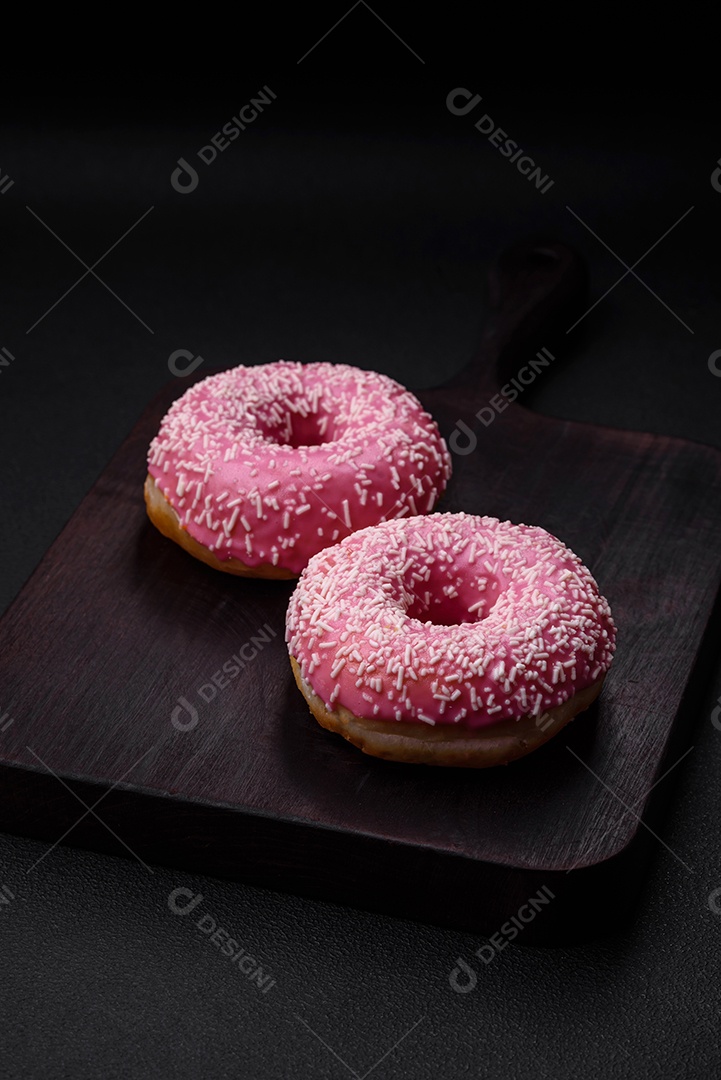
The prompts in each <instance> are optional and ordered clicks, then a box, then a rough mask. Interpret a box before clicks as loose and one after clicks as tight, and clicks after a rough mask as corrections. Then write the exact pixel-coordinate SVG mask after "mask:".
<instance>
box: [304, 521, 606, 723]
mask: <svg viewBox="0 0 721 1080" xmlns="http://www.w3.org/2000/svg"><path fill="white" fill-rule="evenodd" d="M286 637H287V641H288V648H289V651H290V654H291V655H292V656H293V657H295V659H296V660H297V661H298V663H299V665H300V669H301V675H302V676H303V679H304V680H305V682H306V683H307V684H308V686H310V688H311V689H312V690H313V691H314V692H315V693H316V694H317V695H318V696H319V697H320V698H321V699H322V700H323V702H324V703H325V705H326V707H327V708H328V709H330V710H332V709H333V708H334V707H335V706H338V705H343V706H345V707H346V708H347V709H349V710H350V711H351V712H353V713H355V715H356V716H360V717H365V718H370V719H373V718H375V719H378V720H398V721H403V720H422V721H425V722H426V723H429V724H435V723H439V724H464V725H465V726H467V727H469V728H479V727H483V726H485V725H489V724H494V723H497V722H498V721H499V720H504V719H506V718H509V717H520V716H525V715H531V716H536V717H538V716H540V715H541V713H543V712H545V711H546V710H548V709H551V708H553V707H554V706H556V705H560V704H561V703H562V702H564V701H566V700H567V699H568V698H570V697H572V696H573V694H575V693H576V692H577V691H578V690H582V689H584V688H586V687H587V686H590V685H591V684H592V683H593V682H595V681H596V680H597V679H598V678H599V677H600V676H601V675H602V674H603V673H604V672H605V671H607V669H608V667H609V666H610V663H611V659H612V657H613V652H614V649H615V639H616V628H615V626H614V623H613V620H612V618H611V611H610V608H609V606H608V603H607V601H606V600H605V599H604V598H603V597H602V596H601V595H600V594H599V591H598V586H597V584H596V582H595V580H594V579H593V577H592V576H591V574H590V572H589V571H588V570H587V569H586V567H585V566H584V565H583V563H582V562H581V560H580V559H579V558H578V556H577V555H575V554H574V553H573V552H572V551H570V550H569V549H568V548H567V547H566V546H565V545H564V544H563V543H561V541H560V540H557V539H556V537H554V536H551V535H550V533H547V532H545V530H543V529H540V528H537V527H529V526H527V525H512V524H511V523H510V522H508V521H506V522H501V521H497V520H496V519H495V518H489V517H473V516H471V515H469V514H433V515H431V516H430V517H426V518H424V517H413V518H406V519H403V520H400V521H389V522H385V523H384V524H382V525H378V526H377V527H376V528H370V529H364V530H363V531H361V532H357V533H355V534H354V535H353V536H350V537H348V538H347V539H345V540H343V541H342V542H341V543H340V544H338V545H337V546H335V547H333V548H329V549H328V550H326V551H323V552H321V553H320V554H319V555H316V556H315V558H313V559H311V561H310V563H309V564H308V567H307V568H306V570H305V571H304V573H303V574H302V575H301V578H300V580H299V582H298V585H297V586H296V589H295V591H294V593H293V596H292V597H291V600H290V605H289V607H288V613H287V620H286Z"/></svg>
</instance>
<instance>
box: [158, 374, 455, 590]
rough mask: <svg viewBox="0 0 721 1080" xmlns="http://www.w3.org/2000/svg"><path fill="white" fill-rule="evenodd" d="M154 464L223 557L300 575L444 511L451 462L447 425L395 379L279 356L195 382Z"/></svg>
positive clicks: (174, 410) (168, 491)
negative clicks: (363, 538) (343, 548)
mask: <svg viewBox="0 0 721 1080" xmlns="http://www.w3.org/2000/svg"><path fill="white" fill-rule="evenodd" d="M148 471H149V472H150V474H151V476H152V477H153V478H154V479H155V482H156V484H157V486H158V487H159V488H160V490H161V492H162V493H163V495H164V496H165V498H166V499H167V501H168V502H169V503H170V505H171V506H172V507H173V509H174V510H175V512H176V513H177V515H178V517H179V519H180V522H181V524H182V525H183V527H184V528H185V529H187V531H188V533H189V534H190V536H192V537H193V539H195V540H197V541H198V542H199V543H201V544H203V545H204V547H206V548H208V549H210V550H211V551H212V552H213V553H214V554H215V555H216V557H217V558H218V559H221V560H224V559H229V558H236V559H240V560H241V561H242V562H244V563H245V564H246V565H247V566H259V565H260V564H261V563H270V564H271V565H273V566H278V567H282V568H284V569H287V570H288V571H290V572H291V573H295V574H298V573H300V571H301V570H302V569H303V567H304V566H305V565H306V563H307V562H308V560H309V559H310V557H311V556H312V555H315V554H316V552H319V551H321V550H322V549H323V548H325V547H327V546H328V545H329V544H334V543H336V542H337V541H338V540H341V539H342V538H343V537H345V536H348V535H349V534H350V533H352V532H353V531H354V530H356V529H362V528H365V527H366V526H368V525H374V524H376V523H377V522H378V521H383V520H385V519H386V518H395V517H402V516H403V515H404V514H422V513H426V512H428V511H430V510H432V509H433V507H434V506H435V504H436V502H437V501H438V499H439V497H440V495H441V494H442V492H443V491H444V490H445V487H446V484H447V482H448V478H449V476H450V471H451V466H450V455H449V453H448V450H447V449H446V445H445V442H444V441H443V439H442V438H441V436H440V433H439V431H438V428H437V426H436V424H435V422H434V421H433V419H432V418H431V417H430V416H429V415H428V413H426V412H424V410H423V408H422V406H421V404H420V402H419V401H418V400H417V399H416V398H415V397H414V396H413V395H412V394H411V393H409V392H408V391H407V390H405V389H404V388H403V387H402V386H401V385H400V384H399V383H397V382H395V381H394V380H393V379H390V378H388V377H387V376H385V375H379V374H377V373H375V372H372V371H361V370H360V369H358V368H353V367H349V366H347V365H345V364H325V363H318V364H300V363H296V362H292V361H286V360H278V361H277V362H276V363H273V364H264V365H261V366H258V367H236V368H232V369H230V370H229V371H223V372H221V373H220V374H218V375H211V376H210V377H209V378H207V379H203V380H202V381H201V382H198V383H196V384H195V385H194V386H192V387H190V389H189V390H188V391H187V392H186V393H185V394H184V395H183V396H182V397H181V398H179V399H178V400H177V401H176V402H175V403H174V404H173V405H172V406H171V408H170V409H169V411H168V413H167V414H166V416H165V417H164V419H163V421H162V423H161V426H160V431H159V432H158V435H157V436H156V437H155V439H154V440H153V442H152V443H151V445H150V450H149V454H148Z"/></svg>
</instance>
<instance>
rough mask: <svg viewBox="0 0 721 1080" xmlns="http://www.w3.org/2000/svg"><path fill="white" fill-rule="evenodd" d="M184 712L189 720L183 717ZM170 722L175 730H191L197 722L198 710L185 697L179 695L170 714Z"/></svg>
mask: <svg viewBox="0 0 721 1080" xmlns="http://www.w3.org/2000/svg"><path fill="white" fill-rule="evenodd" d="M184 713H187V714H188V716H189V717H190V719H189V720H184V719H183V714H184ZM170 722H171V724H172V725H173V727H174V728H175V729H176V731H192V730H193V728H194V727H195V725H196V724H197V723H198V710H197V709H196V707H195V705H191V703H190V702H189V701H188V699H187V698H184V697H179V698H178V704H177V705H176V706H175V708H174V709H173V711H172V712H171V714H170Z"/></svg>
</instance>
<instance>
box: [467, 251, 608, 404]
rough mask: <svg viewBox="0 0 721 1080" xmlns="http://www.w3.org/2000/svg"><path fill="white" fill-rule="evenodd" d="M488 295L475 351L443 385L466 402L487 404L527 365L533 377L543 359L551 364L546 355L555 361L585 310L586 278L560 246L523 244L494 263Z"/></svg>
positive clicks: (578, 262) (581, 264) (571, 254)
mask: <svg viewBox="0 0 721 1080" xmlns="http://www.w3.org/2000/svg"><path fill="white" fill-rule="evenodd" d="M489 292H490V302H491V315H490V318H489V319H488V321H487V323H486V326H485V329H484V332H483V337H482V339H481V344H480V347H479V349H478V351H477V353H476V355H475V356H474V358H473V360H472V361H471V362H470V363H469V364H468V365H467V366H466V367H465V368H464V369H463V370H462V371H461V373H460V374H459V375H458V376H457V377H456V378H455V379H454V380H453V382H452V384H448V385H449V386H450V385H453V386H454V387H461V386H462V387H464V388H465V390H466V393H467V394H468V400H469V402H470V401H475V402H478V401H483V400H484V399H486V400H487V398H488V395H489V394H494V393H496V392H497V391H498V390H499V389H500V388H501V386H503V385H504V384H506V383H507V382H508V380H509V379H511V378H513V377H515V376H516V375H517V374H518V372H519V369H522V367H523V364H525V363H526V362H529V361H530V362H531V368H530V371H531V372H533V371H534V369H536V368H537V369H539V370H540V368H541V367H542V366H544V365H543V360H544V359H545V360H547V361H548V363H550V362H551V361H550V360H548V356H549V354H550V356H551V358H552V359H555V357H556V355H557V353H558V352H560V351H561V349H562V348H563V347H564V345H565V342H566V341H567V334H568V331H569V330H570V328H571V327H572V326H573V323H574V322H575V321H576V320H577V319H578V318H579V317H580V316H581V315H582V314H583V311H584V310H585V304H586V298H587V295H588V272H587V270H586V264H585V263H584V261H583V259H582V258H581V256H580V255H579V254H578V253H577V252H576V251H574V250H573V249H572V248H570V247H567V246H566V245H565V244H561V243H559V242H558V241H556V240H550V239H546V238H542V237H539V238H531V239H526V240H523V241H521V242H519V243H517V244H514V245H513V246H512V247H510V248H508V249H507V250H506V251H504V252H503V254H502V255H501V256H500V257H499V259H498V260H497V262H496V264H495V265H494V266H493V268H492V269H491V271H490V274H489ZM536 354H538V359H537V361H536V363H535V365H534V364H533V358H534V356H536ZM534 379H535V374H534ZM531 381H532V380H531ZM516 396H520V392H519V395H516Z"/></svg>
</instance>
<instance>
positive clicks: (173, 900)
mask: <svg viewBox="0 0 721 1080" xmlns="http://www.w3.org/2000/svg"><path fill="white" fill-rule="evenodd" d="M186 898H187V901H188V902H187V903H183V902H181V903H179V902H178V901H184V900H185V899H186ZM202 899H203V894H202V893H198V894H197V895H196V894H195V893H194V892H191V890H190V889H184V888H182V887H181V888H180V889H173V891H172V892H171V894H170V896H169V897H168V907H169V908H170V910H171V911H172V913H173V915H189V914H190V912H191V911H192V910H193V908H197V906H198V904H199V903H200V901H201V900H202Z"/></svg>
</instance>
